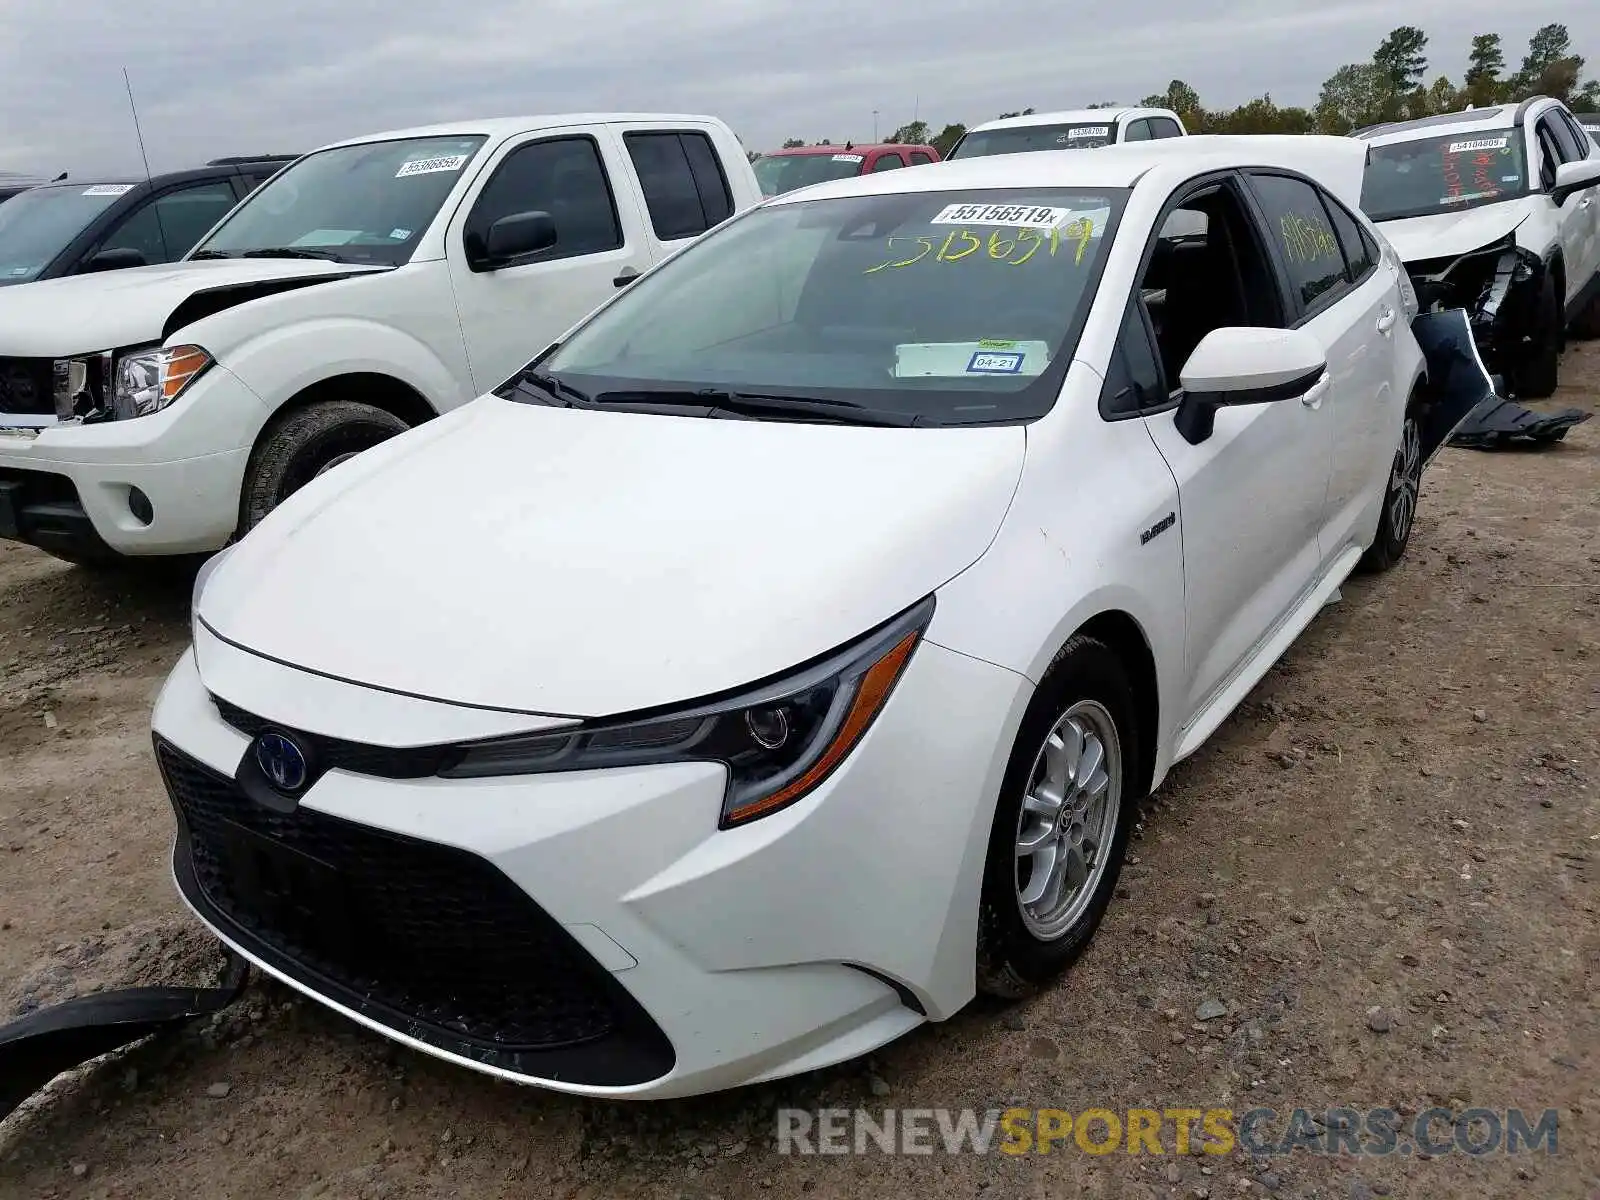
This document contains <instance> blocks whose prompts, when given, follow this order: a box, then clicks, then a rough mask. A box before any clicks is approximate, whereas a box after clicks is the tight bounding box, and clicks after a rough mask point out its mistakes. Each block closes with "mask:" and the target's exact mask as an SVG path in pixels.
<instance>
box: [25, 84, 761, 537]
mask: <svg viewBox="0 0 1600 1200" xmlns="http://www.w3.org/2000/svg"><path fill="white" fill-rule="evenodd" d="M761 198H762V197H761V189H760V186H759V184H758V183H757V182H756V178H755V173H754V171H753V170H752V169H751V167H750V164H749V160H748V159H747V157H746V155H745V153H744V150H743V148H742V147H741V146H740V144H739V140H738V139H737V138H736V137H735V136H734V134H733V132H732V131H731V130H730V129H729V128H728V127H727V126H726V125H725V124H723V123H722V122H721V121H718V120H715V119H714V118H710V117H700V116H669V115H658V114H619V113H607V114H584V115H562V116H549V117H532V118H524V119H501V120H491V121H468V122H462V123H460V124H451V125H440V126H434V127H430V128H423V129H411V130H404V131H400V132H394V133H385V134H379V135H376V136H373V137H367V138H361V139H359V140H354V141H349V142H343V143H340V144H337V145H334V146H328V147H324V148H323V149H321V150H317V151H314V152H313V153H311V154H308V155H306V156H305V157H303V158H301V159H299V160H298V161H297V162H295V163H294V164H293V165H291V166H288V167H286V168H284V170H283V171H282V172H280V173H279V174H278V175H277V176H276V177H275V178H274V179H273V180H272V181H271V182H270V183H268V184H267V185H265V186H263V187H262V188H261V189H260V190H258V191H257V192H255V193H254V194H253V195H252V196H251V197H250V198H249V199H247V200H245V201H244V202H243V203H241V204H240V205H239V206H238V207H237V208H235V209H234V210H233V211H232V212H231V213H229V214H228V215H227V216H226V217H225V218H223V220H222V221H221V223H219V224H218V225H217V226H216V228H215V229H213V230H212V231H211V232H210V233H209V234H208V235H206V236H205V237H204V238H202V239H201V241H200V242H199V243H198V244H197V245H196V247H195V249H194V250H192V251H191V252H190V253H189V255H188V256H187V258H185V259H184V260H183V261H180V262H177V263H173V264H170V265H167V266H159V267H146V268H131V269H127V270H122V271H116V272H108V273H105V274H95V275H84V276H76V277H72V278H67V279H60V280H51V281H47V282H43V283H37V284H30V285H28V286H26V287H17V288H6V289H0V538H9V539H12V540H17V541H22V542H27V543H30V544H32V545H35V546H38V547H40V548H41V549H43V550H46V551H48V552H50V553H51V554H55V555H57V556H58V557H61V558H65V559H68V560H71V561H74V562H93V561H105V560H113V561H114V560H117V559H119V558H122V557H124V556H153V555H184V554H197V553H206V552H210V551H214V550H217V549H219V548H221V547H222V546H224V545H225V544H227V542H228V541H229V540H230V539H232V538H233V537H235V536H236V535H242V534H243V533H244V532H246V531H248V530H249V529H250V528H251V526H253V525H254V524H255V523H256V522H257V521H259V520H260V519H261V517H262V516H264V515H265V514H266V513H267V512H268V511H270V510H271V509H272V508H273V507H274V506H275V505H277V504H278V503H279V502H280V501H282V500H283V499H284V497H286V496H288V495H289V494H290V493H292V492H293V491H294V490H295V489H296V488H298V487H300V486H301V485H302V484H304V483H305V482H306V481H307V480H309V479H311V478H313V477H314V476H316V475H318V474H320V473H321V472H323V471H325V470H328V469H329V468H331V467H333V466H335V465H337V464H338V463H340V462H343V461H345V460H346V459H348V458H350V457H351V456H352V455H354V454H356V453H359V452H360V451H362V450H364V449H366V448H367V447H369V446H372V445H374V444H376V443H377V442H379V441H382V440H383V439H385V438H388V437H391V436H393V435H394V434H396V433H399V432H402V431H403V430H405V429H407V428H408V427H410V426H414V425H417V424H418V423H420V422H423V421H426V420H428V419H429V418H431V417H433V416H436V415H437V414H439V413H442V412H445V411H447V410H449V409H451V408H455V407H457V406H458V405H461V404H464V403H466V402H467V401H469V400H471V399H473V398H474V397H476V396H479V395H481V394H482V393H484V392H487V391H490V390H491V389H493V388H494V387H496V386H498V385H499V384H500V383H502V382H504V381H505V380H506V379H507V378H509V377H510V376H511V375H513V374H515V373H516V371H517V370H518V369H519V368H520V367H522V366H523V365H524V364H526V363H527V362H528V361H529V360H530V359H532V358H533V357H535V356H536V355H537V354H538V353H539V352H540V351H542V350H544V349H545V348H546V347H547V346H548V345H549V344H550V343H551V342H553V341H555V340H557V339H558V338H560V336H561V335H562V334H563V333H565V331H566V330H567V329H568V328H570V327H571V326H572V325H574V324H576V323H577V322H578V321H579V320H580V319H581V318H582V317H584V316H585V315H586V314H587V313H588V312H589V311H590V310H591V309H593V308H594V307H595V306H596V305H598V304H599V303H600V302H601V301H602V300H603V299H605V297H606V296H607V295H609V294H610V293H611V292H612V291H613V290H614V289H615V288H618V287H622V286H624V285H625V284H627V283H629V282H631V280H632V279H634V278H636V277H637V276H638V275H639V274H640V273H642V272H643V271H645V270H647V269H649V268H650V267H651V266H653V265H654V264H655V263H657V262H659V261H660V260H661V259H663V258H665V257H666V256H668V255H669V254H671V253H672V252H673V251H674V250H676V249H678V248H679V247H681V246H683V245H685V244H687V243H688V242H690V241H692V240H693V239H694V238H695V237H697V236H698V235H700V234H701V233H703V232H705V230H707V229H708V228H710V227H711V226H713V225H716V224H717V223H719V222H721V221H723V220H725V219H727V218H728V217H729V216H731V215H733V214H734V213H735V212H738V211H741V210H743V209H745V208H747V207H749V206H751V205H753V204H756V203H759V202H760V200H761ZM418 486H419V487H426V486H427V481H426V480H419V481H418Z"/></svg>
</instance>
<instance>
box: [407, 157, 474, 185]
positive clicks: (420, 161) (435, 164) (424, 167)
mask: <svg viewBox="0 0 1600 1200" xmlns="http://www.w3.org/2000/svg"><path fill="white" fill-rule="evenodd" d="M470 157H471V155H468V154H441V155H439V156H438V157H437V158H414V159H412V160H411V161H410V162H408V163H401V164H400V169H399V170H398V171H396V172H395V173H394V177H395V178H396V179H404V178H405V177H406V176H408V175H432V174H434V173H435V172H437V171H459V170H461V168H462V167H464V166H466V165H467V159H468V158H470Z"/></svg>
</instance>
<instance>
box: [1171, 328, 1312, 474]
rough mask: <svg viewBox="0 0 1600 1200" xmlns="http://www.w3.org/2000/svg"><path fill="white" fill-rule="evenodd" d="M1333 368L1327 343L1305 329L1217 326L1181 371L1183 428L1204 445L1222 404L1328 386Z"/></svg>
mask: <svg viewBox="0 0 1600 1200" xmlns="http://www.w3.org/2000/svg"><path fill="white" fill-rule="evenodd" d="M1327 370H1328V360H1327V357H1326V356H1325V355H1324V354H1323V352H1322V344H1321V343H1320V342H1318V341H1317V339H1316V338H1314V337H1312V336H1311V335H1310V334H1309V333H1307V332H1306V331H1305V330H1303V329H1258V328H1254V327H1250V326H1230V327H1228V328H1224V329H1213V330H1212V331H1211V332H1210V333H1208V334H1206V336H1205V337H1203V338H1202V339H1201V340H1200V344H1199V345H1198V346H1196V347H1195V348H1194V353H1193V354H1191V355H1189V361H1188V362H1186V363H1184V364H1183V370H1182V371H1181V372H1180V373H1179V377H1180V381H1181V383H1182V385H1183V399H1182V400H1181V401H1180V402H1179V404H1178V412H1177V416H1176V417H1175V421H1176V423H1177V427H1178V432H1179V433H1180V434H1182V435H1183V439H1184V440H1185V441H1186V442H1188V443H1189V444H1190V445H1191V446H1198V445H1199V444H1200V443H1201V442H1203V441H1205V440H1206V439H1207V438H1209V437H1210V436H1211V433H1212V430H1213V428H1214V427H1215V422H1216V415H1217V409H1219V408H1228V407H1231V406H1233V405H1238V404H1272V403H1275V402H1276V401H1279V400H1292V399H1294V398H1295V397H1296V396H1304V395H1305V394H1306V393H1307V392H1309V391H1311V390H1312V389H1313V388H1315V387H1319V386H1323V387H1325V386H1326V384H1324V383H1323V379H1324V377H1325V376H1326V374H1327Z"/></svg>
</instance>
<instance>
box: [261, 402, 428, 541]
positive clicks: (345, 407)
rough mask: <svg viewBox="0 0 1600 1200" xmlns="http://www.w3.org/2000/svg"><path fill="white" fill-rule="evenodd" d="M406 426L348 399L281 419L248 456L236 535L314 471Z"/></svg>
mask: <svg viewBox="0 0 1600 1200" xmlns="http://www.w3.org/2000/svg"><path fill="white" fill-rule="evenodd" d="M409 428H410V426H408V425H407V424H406V423H405V422H404V421H402V420H401V419H400V418H399V417H397V416H395V415H394V414H393V413H389V412H385V411H384V410H383V409H381V408H374V407H372V405H370V404H358V403H356V402H355V401H352V400H334V401H329V402H326V403H322V404H312V405H310V406H308V407H306V408H298V409H295V410H294V411H292V412H290V413H288V414H287V415H286V416H284V417H281V418H280V419H279V420H278V421H277V422H276V423H275V424H273V425H272V426H271V427H269V428H268V430H267V431H266V433H265V434H263V435H262V437H261V440H260V441H259V442H258V443H257V444H256V448H255V451H254V452H253V453H252V454H251V455H250V466H249V468H248V470H247V471H246V473H245V481H244V495H243V496H242V497H241V498H240V502H239V532H238V536H240V537H243V536H244V535H245V534H247V533H249V532H250V530H252V529H254V528H255V527H256V525H257V524H259V523H260V521H261V520H262V518H263V517H265V516H266V515H267V514H268V513H269V512H271V511H272V510H273V509H274V508H277V507H278V505H280V504H282V503H283V502H284V501H285V500H287V499H288V498H289V497H290V496H292V495H294V493H295V492H297V491H299V490H300V489H301V488H302V487H304V486H305V485H306V484H308V483H310V482H311V481H312V480H313V479H315V478H316V477H317V476H318V475H321V474H323V473H325V472H327V471H331V470H332V469H333V468H334V467H337V466H338V465H339V464H340V463H343V462H346V461H348V460H349V459H352V458H354V457H355V456H356V455H357V454H360V453H361V452H362V451H363V450H370V449H371V448H372V447H373V446H376V445H377V444H378V443H379V442H384V441H388V440H389V439H390V438H392V437H393V436H394V435H395V434H397V433H404V432H405V431H406V430H407V429H409Z"/></svg>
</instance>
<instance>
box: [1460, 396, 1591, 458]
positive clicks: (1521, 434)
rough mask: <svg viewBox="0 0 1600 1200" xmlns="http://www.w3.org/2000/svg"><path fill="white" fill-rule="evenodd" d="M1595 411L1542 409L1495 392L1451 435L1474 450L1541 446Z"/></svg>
mask: <svg viewBox="0 0 1600 1200" xmlns="http://www.w3.org/2000/svg"><path fill="white" fill-rule="evenodd" d="M1592 416H1594V414H1593V413H1587V412H1584V411H1583V410H1582V409H1581V408H1564V409H1562V410H1561V411H1560V412H1553V413H1542V412H1535V411H1534V410H1533V409H1531V408H1524V407H1523V406H1522V405H1520V404H1517V403H1516V402H1515V401H1511V400H1502V399H1501V398H1500V397H1498V396H1496V397H1494V398H1493V399H1490V400H1486V401H1485V402H1484V403H1482V404H1480V405H1479V406H1478V407H1477V408H1475V409H1473V410H1472V413H1471V415H1469V416H1468V417H1467V419H1466V420H1465V421H1463V422H1462V423H1461V427H1460V428H1459V429H1457V430H1456V431H1455V434H1454V436H1452V437H1451V439H1450V444H1451V445H1452V446H1464V447H1467V448H1468V449H1471V450H1502V449H1507V448H1510V447H1514V446H1539V445H1548V444H1550V443H1552V442H1559V441H1560V440H1561V439H1562V438H1564V437H1566V436H1567V430H1569V429H1571V428H1573V427H1574V426H1576V425H1582V424H1583V423H1584V422H1585V421H1587V420H1589V419H1590V418H1591V417H1592Z"/></svg>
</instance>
